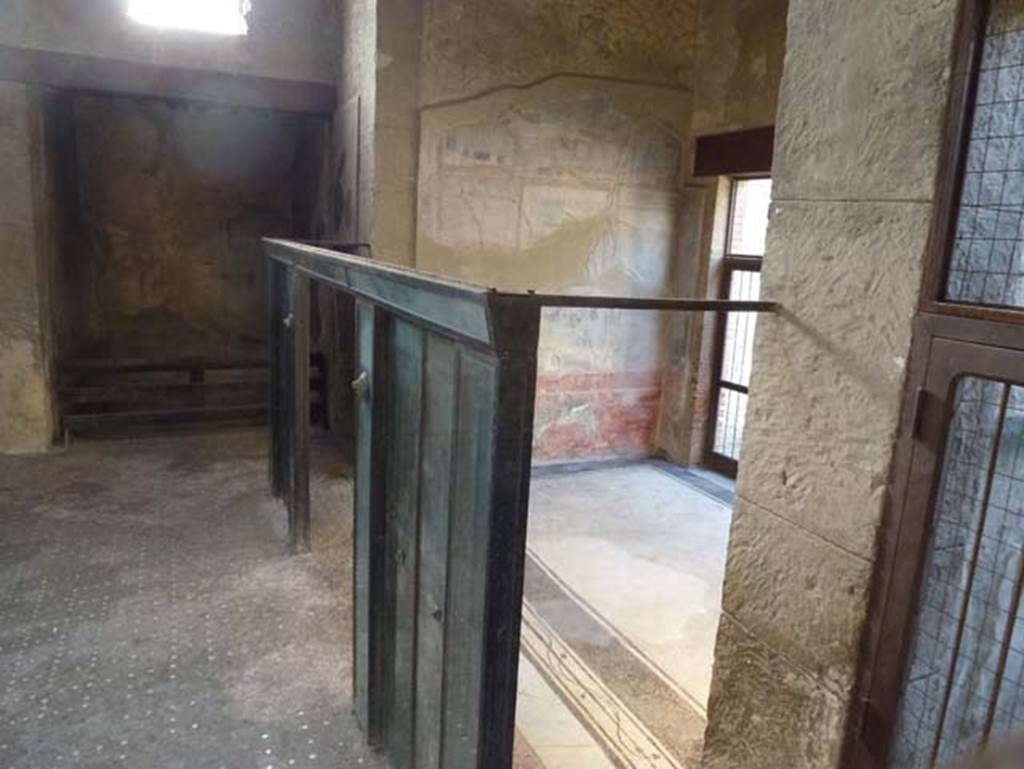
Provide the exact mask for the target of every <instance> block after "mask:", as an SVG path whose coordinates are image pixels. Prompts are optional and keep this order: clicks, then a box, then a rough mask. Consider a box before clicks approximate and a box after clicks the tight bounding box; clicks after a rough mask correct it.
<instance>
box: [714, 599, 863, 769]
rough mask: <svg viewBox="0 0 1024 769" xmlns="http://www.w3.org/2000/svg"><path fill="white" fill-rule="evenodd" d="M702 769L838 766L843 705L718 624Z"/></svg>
mask: <svg viewBox="0 0 1024 769" xmlns="http://www.w3.org/2000/svg"><path fill="white" fill-rule="evenodd" d="M708 708H709V712H708V715H709V725H708V730H707V733H706V734H705V748H704V760H703V763H702V767H703V769H780V767H785V768H786V769H823V768H824V767H829V766H836V765H837V763H838V753H839V751H838V746H837V744H836V742H835V741H834V739H833V735H835V734H837V733H841V731H842V728H843V719H844V715H845V714H844V707H843V703H842V702H841V701H840V700H839V699H838V698H836V697H835V696H834V695H832V694H831V693H829V692H828V691H827V690H824V689H822V688H821V687H820V686H818V685H817V683H816V682H815V681H814V680H813V679H812V678H811V677H810V676H807V675H806V674H804V673H802V672H800V671H799V670H797V669H796V668H794V667H793V665H792V664H790V663H789V661H788V660H787V659H785V658H784V657H783V656H781V655H780V654H778V653H776V652H774V651H773V650H772V649H770V648H769V647H767V646H765V645H764V644H762V643H760V642H759V641H757V640H756V639H755V638H753V637H752V636H751V635H749V634H748V633H747V632H746V631H745V630H744V629H743V628H742V627H741V626H740V625H738V624H737V623H736V622H735V621H733V620H732V619H730V617H729V616H728V615H724V616H723V617H722V622H721V625H720V626H719V630H718V645H717V649H716V655H715V678H714V681H713V683H712V689H711V699H710V702H709V706H708Z"/></svg>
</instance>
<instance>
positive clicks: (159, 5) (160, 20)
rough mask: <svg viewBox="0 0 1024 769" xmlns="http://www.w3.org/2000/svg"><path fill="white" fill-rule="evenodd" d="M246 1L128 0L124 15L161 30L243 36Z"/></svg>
mask: <svg viewBox="0 0 1024 769" xmlns="http://www.w3.org/2000/svg"><path fill="white" fill-rule="evenodd" d="M249 9H250V2H249V0H129V2H128V17H129V18H131V19H133V20H134V21H137V22H139V23H140V24H146V25H148V26H151V27H161V28H163V29H184V30H190V31H193V32H206V33H208V34H211V35H236V36H237V35H247V34H248V33H249V22H248V20H247V18H246V17H247V16H248V14H249Z"/></svg>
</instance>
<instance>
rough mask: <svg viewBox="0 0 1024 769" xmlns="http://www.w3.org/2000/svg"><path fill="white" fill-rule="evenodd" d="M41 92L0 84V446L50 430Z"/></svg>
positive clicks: (32, 441) (6, 448) (9, 448)
mask: <svg viewBox="0 0 1024 769" xmlns="http://www.w3.org/2000/svg"><path fill="white" fill-rule="evenodd" d="M43 99H44V97H43V96H42V95H41V94H39V93H37V92H34V91H33V90H32V89H30V88H28V87H26V86H24V85H20V84H16V83H0V452H35V451H44V450H45V449H46V448H47V447H49V445H50V444H51V442H52V440H53V435H54V425H55V415H54V405H53V397H52V388H51V380H52V375H51V369H52V361H51V353H50V350H51V347H52V336H53V335H52V331H51V325H52V324H51V321H50V308H49V292H50V279H49V278H50V275H49V272H50V269H51V266H52V260H51V256H52V248H54V245H53V244H54V242H55V233H54V232H53V231H52V230H51V229H49V227H50V223H49V222H48V221H47V218H46V216H45V214H46V212H47V210H48V209H49V208H50V207H51V206H52V205H53V201H54V197H53V190H52V188H51V187H50V185H49V184H48V183H47V168H46V165H47V164H46V158H45V140H44V130H43V127H44V106H43Z"/></svg>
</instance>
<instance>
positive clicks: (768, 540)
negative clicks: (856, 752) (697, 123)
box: [704, 0, 957, 769]
mask: <svg viewBox="0 0 1024 769" xmlns="http://www.w3.org/2000/svg"><path fill="white" fill-rule="evenodd" d="M956 6H957V3H956V2H955V0H930V2H920V0H828V1H825V0H791V2H790V7H789V21H788V42H787V51H786V59H785V71H784V75H783V84H782V92H781V96H780V104H779V114H778V120H777V131H778V133H777V148H776V156H775V170H774V175H775V203H774V207H773V212H772V220H771V226H770V230H769V246H768V253H767V256H766V258H765V268H764V296H765V297H766V298H771V299H775V300H778V301H780V302H781V303H782V305H783V306H784V308H785V311H784V312H783V313H782V314H780V315H778V316H777V317H774V318H762V319H761V320H760V321H759V324H758V333H757V340H756V345H755V352H754V375H753V381H752V384H751V398H750V405H749V411H748V417H747V428H746V438H745V443H744V447H743V459H742V462H741V465H740V476H739V485H738V499H737V508H736V513H735V517H734V521H733V527H732V536H731V541H730V547H729V558H728V565H727V572H726V581H725V594H724V615H723V619H722V624H721V628H720V630H719V635H718V645H717V650H716V661H715V676H714V682H713V686H712V693H711V701H710V707H709V726H708V731H707V744H706V750H705V763H704V765H705V767H707V769H719V768H721V769H726V768H728V769H736V768H737V767H743V769H758V767H766V768H768V767H770V768H771V769H777V768H778V767H781V766H785V767H788V768H789V769H805V768H806V769H812V768H813V769H823V767H831V766H837V765H838V762H839V760H840V751H841V747H842V745H843V740H844V730H845V725H846V719H847V716H848V714H849V710H850V707H851V700H852V693H853V692H852V690H853V685H854V680H855V674H856V666H857V661H858V651H859V644H860V640H861V633H862V629H863V625H864V621H865V618H866V610H867V608H866V607H867V599H868V593H869V590H870V586H871V580H872V576H873V573H874V568H875V540H876V534H877V531H878V527H879V524H880V522H881V519H882V515H883V511H884V510H885V508H886V506H887V504H888V495H887V484H888V482H889V473H890V465H891V462H892V455H893V446H894V441H895V438H896V432H897V424H898V419H899V414H900V409H901V405H902V402H903V386H904V381H905V376H906V362H907V357H908V354H909V348H910V341H911V327H912V319H913V317H914V314H915V311H916V308H917V304H918V298H919V291H920V282H921V272H922V264H923V259H924V254H925V249H926V241H927V237H928V227H929V223H930V220H931V216H932V208H933V205H932V203H933V199H934V196H935V186H936V171H937V165H938V157H939V145H940V141H941V122H942V118H943V113H944V109H945V105H946V99H947V89H948V76H949V64H950V57H951V48H952V38H953V30H954V25H955V15H956Z"/></svg>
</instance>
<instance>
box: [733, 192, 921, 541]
mask: <svg viewBox="0 0 1024 769" xmlns="http://www.w3.org/2000/svg"><path fill="white" fill-rule="evenodd" d="M930 214H931V208H930V207H929V206H925V205H920V204H913V203H899V204H894V203H884V204H844V203H791V202H783V203H778V204H776V206H775V209H774V212H773V216H772V224H771V230H770V235H769V246H768V256H767V257H766V259H765V272H764V287H763V294H764V296H765V297H766V298H770V299H774V300H776V301H779V302H781V304H782V307H783V311H782V312H781V313H780V314H778V315H776V316H763V317H762V318H761V319H760V321H759V327H758V335H757V340H756V343H755V352H754V373H753V379H752V383H751V393H752V394H751V399H750V405H749V411H748V417H747V429H746V433H745V436H744V445H743V462H742V466H741V470H740V478H739V493H740V495H742V496H744V497H746V498H748V499H750V500H752V501H754V502H756V503H757V504H759V505H761V506H762V507H764V508H766V509H768V510H771V511H773V512H775V513H777V514H778V515H780V516H782V517H784V518H786V519H788V520H790V521H792V522H793V523H795V524H797V525H798V526H801V527H803V528H805V529H808V530H809V531H813V532H815V533H817V534H819V535H820V536H822V537H823V538H825V539H827V540H829V541H831V542H834V543H835V544H837V545H839V546H840V547H843V548H846V549H848V550H850V551H852V552H855V553H857V554H859V555H861V556H863V557H865V558H869V557H872V554H873V550H874V542H875V536H876V531H877V526H878V522H879V520H880V516H881V511H882V507H883V505H884V503H885V501H886V497H885V494H886V485H887V483H888V472H889V464H890V461H891V452H892V445H893V441H894V439H895V431H896V429H897V426H898V418H899V412H900V405H901V398H902V387H903V381H904V377H905V368H906V357H907V354H908V350H909V345H910V338H911V331H912V321H913V316H914V312H915V309H916V298H917V292H918V287H919V285H920V278H921V260H922V255H923V253H924V249H925V244H926V240H927V230H928V224H929V218H930Z"/></svg>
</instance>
